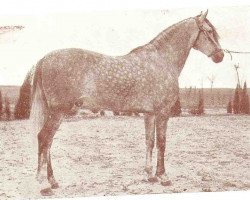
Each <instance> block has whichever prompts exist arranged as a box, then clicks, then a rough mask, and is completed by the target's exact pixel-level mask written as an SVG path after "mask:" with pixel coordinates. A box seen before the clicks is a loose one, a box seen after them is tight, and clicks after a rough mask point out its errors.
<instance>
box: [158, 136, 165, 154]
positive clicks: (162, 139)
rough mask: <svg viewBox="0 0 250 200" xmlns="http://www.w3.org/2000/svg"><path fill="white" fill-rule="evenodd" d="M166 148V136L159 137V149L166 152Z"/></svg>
mask: <svg viewBox="0 0 250 200" xmlns="http://www.w3.org/2000/svg"><path fill="white" fill-rule="evenodd" d="M165 146H166V136H165V135H159V136H157V148H158V149H162V150H165Z"/></svg>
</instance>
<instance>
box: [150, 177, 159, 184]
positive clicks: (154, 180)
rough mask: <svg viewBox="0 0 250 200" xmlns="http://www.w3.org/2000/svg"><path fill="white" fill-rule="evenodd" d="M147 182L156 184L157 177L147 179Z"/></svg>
mask: <svg viewBox="0 0 250 200" xmlns="http://www.w3.org/2000/svg"><path fill="white" fill-rule="evenodd" d="M148 181H149V182H150V183H156V182H158V179H157V177H155V176H153V177H150V178H148Z"/></svg>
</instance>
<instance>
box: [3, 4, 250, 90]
mask: <svg viewBox="0 0 250 200" xmlns="http://www.w3.org/2000/svg"><path fill="white" fill-rule="evenodd" d="M11 1H12V0H11ZM95 1H96V0H95ZM40 2H41V1H40ZM42 2H44V4H45V5H44V4H43V5H41V9H40V10H39V9H38V7H39V6H40V5H35V4H34V5H33V7H32V5H31V8H26V9H20V10H18V8H14V7H13V6H9V7H8V6H7V7H6V9H0V26H5V25H23V26H25V28H24V29H23V30H22V31H17V32H11V33H5V34H0V85H21V84H22V82H23V80H24V78H25V75H26V73H27V72H28V70H29V69H30V68H31V67H32V66H33V65H35V64H36V63H37V61H38V60H39V59H40V58H42V57H43V56H44V55H45V54H47V53H49V52H50V51H52V50H55V49H61V48H71V47H77V48H82V49H87V50H91V51H96V52H99V53H103V54H106V55H114V56H115V55H123V54H126V53H128V52H129V51H130V50H132V49H133V48H135V47H137V46H140V45H143V44H146V43H148V42H149V41H150V40H151V39H153V38H154V37H155V36H156V35H158V34H159V33H160V32H161V31H162V30H164V29H166V28H167V27H168V26H170V25H172V24H174V23H177V22H178V21H180V20H183V19H186V18H189V17H193V16H196V15H198V14H200V12H201V11H202V10H203V11H205V8H204V7H202V6H197V7H190V6H187V8H175V7H171V6H168V5H164V6H163V7H161V8H154V7H149V8H143V9H141V8H140V7H139V6H138V7H135V8H134V9H125V10H124V9H122V8H119V7H118V8H116V9H109V7H108V5H107V4H103V5H104V8H106V9H93V8H90V9H86V8H85V7H84V9H81V8H80V7H76V8H75V9H74V10H72V8H67V6H66V7H64V8H63V9H61V10H58V6H56V4H55V5H54V4H52V5H51V7H49V9H46V2H47V1H42ZM62 2H64V1H62ZM47 3H48V2H47ZM249 5H250V4H249ZM16 6H19V5H16ZM105 6H106V7H105ZM32 8H34V9H32ZM43 8H44V9H43ZM96 8H97V7H96ZM207 8H208V9H209V12H208V16H207V18H208V19H209V20H210V21H211V23H212V24H213V25H214V26H215V27H216V28H217V31H218V33H219V35H220V38H221V39H220V44H221V46H222V48H225V49H230V50H237V51H250V21H249V19H250V7H248V6H234V7H225V5H220V6H217V7H207ZM238 63H239V65H240V69H239V73H240V79H241V81H242V82H243V81H245V80H246V81H247V83H248V85H250V54H242V55H238V54H233V60H231V58H230V56H229V55H225V58H224V61H223V62H222V63H219V64H215V63H213V62H212V60H211V59H209V58H208V57H206V56H205V55H203V54H202V53H200V52H198V51H196V50H192V51H191V52H190V55H189V57H188V60H187V62H186V65H185V67H184V69H183V71H182V73H181V75H180V78H179V83H180V87H190V86H193V87H194V86H196V87H201V86H202V85H203V87H205V88H208V87H210V81H209V80H208V78H207V77H211V76H212V75H213V76H214V77H215V81H214V87H217V88H234V87H235V85H236V73H235V70H234V67H233V66H234V64H238Z"/></svg>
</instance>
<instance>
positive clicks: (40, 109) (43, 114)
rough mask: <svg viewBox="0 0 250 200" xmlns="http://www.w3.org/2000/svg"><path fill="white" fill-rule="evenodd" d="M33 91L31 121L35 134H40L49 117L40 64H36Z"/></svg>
mask: <svg viewBox="0 0 250 200" xmlns="http://www.w3.org/2000/svg"><path fill="white" fill-rule="evenodd" d="M31 93H32V95H31V98H32V101H31V113H30V119H31V120H30V121H31V126H32V129H33V130H32V131H33V132H34V134H38V133H39V132H40V131H41V129H42V127H43V125H44V124H45V122H46V120H47V118H48V104H47V100H46V97H45V94H44V90H43V86H42V70H41V67H39V64H38V65H37V66H36V69H35V72H34V77H33V86H32V91H31Z"/></svg>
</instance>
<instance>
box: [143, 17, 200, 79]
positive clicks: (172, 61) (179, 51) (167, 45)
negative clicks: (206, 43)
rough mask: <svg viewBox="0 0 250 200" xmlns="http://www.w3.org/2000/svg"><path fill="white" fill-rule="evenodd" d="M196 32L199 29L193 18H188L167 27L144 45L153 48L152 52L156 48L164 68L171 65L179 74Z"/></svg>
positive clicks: (167, 68)
mask: <svg viewBox="0 0 250 200" xmlns="http://www.w3.org/2000/svg"><path fill="white" fill-rule="evenodd" d="M198 33H199V29H198V27H197V24H196V22H195V19H194V18H189V19H186V20H184V21H181V22H179V23H177V24H175V25H173V26H171V27H169V28H167V29H166V30H164V31H163V32H161V33H160V34H159V35H158V36H157V37H156V38H154V39H153V40H152V41H150V42H149V43H148V44H146V45H145V46H144V47H145V49H151V50H152V49H153V50H154V52H155V50H156V51H157V54H158V56H160V57H162V59H164V60H165V61H166V63H167V67H166V66H165V68H166V70H169V68H170V67H171V69H172V70H176V71H177V73H178V75H179V74H180V72H181V71H182V69H183V66H184V64H185V62H186V60H187V57H188V55H189V52H190V50H191V48H192V47H193V45H194V42H195V41H196V38H197V37H198ZM149 52H150V51H149Z"/></svg>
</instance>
